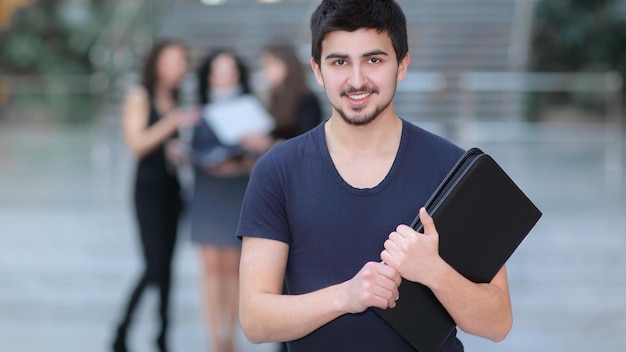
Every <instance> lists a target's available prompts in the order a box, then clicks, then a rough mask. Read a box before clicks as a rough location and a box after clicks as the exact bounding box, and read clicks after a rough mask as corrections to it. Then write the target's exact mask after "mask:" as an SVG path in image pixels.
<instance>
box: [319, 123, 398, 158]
mask: <svg viewBox="0 0 626 352" xmlns="http://www.w3.org/2000/svg"><path fill="white" fill-rule="evenodd" d="M325 132H326V143H327V144H328V149H329V150H330V152H331V153H335V152H338V153H349V154H351V155H355V156H357V155H373V154H379V153H387V152H394V153H395V151H396V150H397V148H398V145H399V143H400V137H401V135H402V120H401V119H400V118H399V117H398V116H396V115H395V114H393V113H389V114H384V115H380V116H378V117H376V119H374V120H373V121H371V122H370V123H368V124H367V125H363V126H354V125H351V124H349V123H347V122H345V121H344V120H343V119H342V118H341V117H340V116H338V115H337V114H333V116H331V118H330V119H329V120H328V122H327V123H326V125H325Z"/></svg>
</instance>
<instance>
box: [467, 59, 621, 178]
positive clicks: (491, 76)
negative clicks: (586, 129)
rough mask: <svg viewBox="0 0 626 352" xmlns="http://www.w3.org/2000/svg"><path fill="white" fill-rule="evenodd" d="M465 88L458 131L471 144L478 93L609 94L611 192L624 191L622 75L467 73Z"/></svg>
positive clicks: (607, 140)
mask: <svg viewBox="0 0 626 352" xmlns="http://www.w3.org/2000/svg"><path fill="white" fill-rule="evenodd" d="M459 84H460V88H461V94H462V97H461V104H462V106H461V114H460V116H459V121H458V122H459V123H458V128H459V132H460V137H461V140H462V141H464V142H465V143H470V142H471V141H472V140H474V139H475V136H474V125H475V122H476V111H475V108H476V101H475V95H476V94H477V93H485V92H504V93H527V92H587V93H603V94H605V105H606V107H607V109H606V112H605V116H604V127H605V132H604V134H605V138H604V143H605V148H604V150H605V176H606V181H607V185H608V186H609V187H610V188H611V189H618V190H620V189H621V187H622V185H621V183H622V181H621V180H622V175H623V173H624V161H623V149H624V141H623V138H622V133H623V132H624V121H623V113H622V94H623V93H622V90H623V87H624V80H623V77H622V75H621V74H620V73H618V72H614V71H610V72H599V73H582V72H579V73H564V72H549V73H541V72H465V73H463V74H461V78H460V81H459Z"/></svg>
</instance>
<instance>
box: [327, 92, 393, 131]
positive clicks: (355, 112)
mask: <svg viewBox="0 0 626 352" xmlns="http://www.w3.org/2000/svg"><path fill="white" fill-rule="evenodd" d="M354 93H369V94H379V91H378V89H377V88H375V87H363V88H359V89H356V88H353V87H350V88H348V89H346V90H344V91H342V92H341V94H340V96H341V97H344V96H346V95H348V94H354ZM329 100H330V99H329ZM391 101H392V99H389V101H387V102H385V103H383V104H382V105H377V106H375V107H374V110H373V111H370V112H367V111H365V109H366V108H367V106H365V107H358V108H352V109H350V110H351V111H346V110H344V109H342V108H341V107H340V106H335V105H333V108H334V109H335V110H336V111H337V112H338V113H339V116H341V118H342V119H343V120H344V121H345V122H346V123H348V124H350V125H352V126H365V125H367V124H369V123H370V122H372V121H374V120H375V119H376V117H378V115H380V113H381V112H382V111H384V110H385V109H387V107H388V106H389V105H390V104H391ZM349 112H351V114H350V115H348V113H349Z"/></svg>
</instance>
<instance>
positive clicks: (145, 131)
mask: <svg viewBox="0 0 626 352" xmlns="http://www.w3.org/2000/svg"><path fill="white" fill-rule="evenodd" d="M186 71H187V51H186V49H185V47H184V46H183V45H182V43H180V42H177V41H172V40H161V41H158V42H156V43H155V44H154V46H153V47H152V49H151V50H150V52H149V53H148V55H147V57H146V60H145V62H144V65H143V72H142V74H141V84H140V85H139V86H137V87H134V88H132V89H131V90H130V91H129V92H128V93H127V96H126V98H125V102H124V106H123V116H122V118H123V120H122V126H123V130H124V137H125V140H126V144H127V145H128V148H129V149H130V151H131V152H132V154H133V155H134V156H135V157H136V158H137V166H136V173H135V181H134V206H135V215H136V218H137V223H138V227H139V234H140V239H141V245H142V250H143V258H144V264H145V267H144V269H143V273H142V274H141V276H140V277H139V279H138V281H137V282H136V283H135V285H134V289H133V290H132V292H131V295H130V297H128V300H127V303H126V307H125V311H124V313H123V316H122V317H121V320H120V322H119V325H118V327H117V331H116V335H115V340H114V342H113V351H115V352H124V351H127V346H126V337H127V332H128V329H129V327H130V324H131V320H132V315H133V313H134V311H135V309H136V307H137V304H138V303H139V300H140V298H141V297H142V295H143V293H144V291H145V289H146V288H147V287H148V286H153V287H155V288H157V289H158V291H159V294H160V302H159V309H158V312H159V317H160V332H159V334H158V337H157V340H156V345H157V348H158V350H159V351H161V352H163V351H167V350H168V348H167V328H168V307H169V297H170V282H171V263H172V256H173V252H174V244H175V242H176V234H177V227H178V219H179V214H180V210H181V204H182V201H181V195H180V185H179V181H178V178H177V173H176V169H175V167H173V166H172V164H171V163H170V162H169V161H168V160H167V157H166V152H165V150H166V144H167V143H168V142H169V141H172V140H174V139H175V138H176V137H177V131H178V129H179V128H180V127H181V126H184V125H191V124H193V123H194V121H195V120H196V118H195V117H193V116H192V115H189V114H185V113H184V112H183V111H181V109H180V108H179V85H180V84H181V82H182V80H183V78H184V75H185V73H186Z"/></svg>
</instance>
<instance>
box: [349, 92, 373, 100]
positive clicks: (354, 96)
mask: <svg viewBox="0 0 626 352" xmlns="http://www.w3.org/2000/svg"><path fill="white" fill-rule="evenodd" d="M346 95H347V96H348V98H350V99H352V100H363V99H365V98H367V97H369V96H370V95H372V93H361V94H346Z"/></svg>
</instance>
